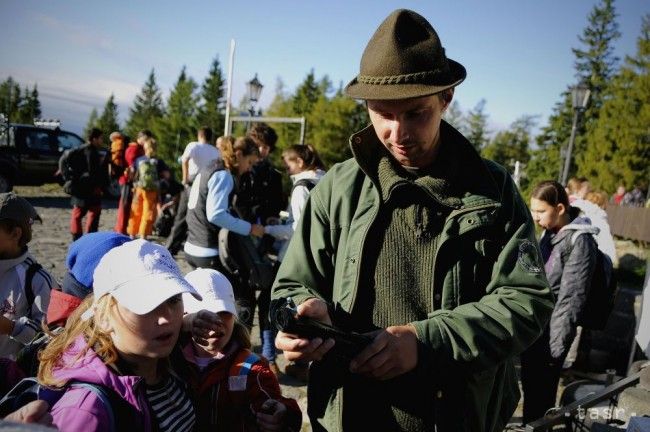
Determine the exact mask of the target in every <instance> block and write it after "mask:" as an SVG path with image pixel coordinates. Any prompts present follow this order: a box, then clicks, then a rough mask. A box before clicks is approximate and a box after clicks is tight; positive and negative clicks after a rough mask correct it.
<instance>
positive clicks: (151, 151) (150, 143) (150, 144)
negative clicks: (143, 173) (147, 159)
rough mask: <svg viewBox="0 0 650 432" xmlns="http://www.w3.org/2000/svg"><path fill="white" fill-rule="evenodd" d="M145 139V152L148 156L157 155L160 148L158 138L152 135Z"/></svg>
mask: <svg viewBox="0 0 650 432" xmlns="http://www.w3.org/2000/svg"><path fill="white" fill-rule="evenodd" d="M143 141H144V142H143V144H142V146H143V147H144V153H145V154H146V155H147V156H153V155H155V154H156V151H157V150H158V144H157V143H156V140H155V139H153V138H151V137H147V138H145V139H144V140H143Z"/></svg>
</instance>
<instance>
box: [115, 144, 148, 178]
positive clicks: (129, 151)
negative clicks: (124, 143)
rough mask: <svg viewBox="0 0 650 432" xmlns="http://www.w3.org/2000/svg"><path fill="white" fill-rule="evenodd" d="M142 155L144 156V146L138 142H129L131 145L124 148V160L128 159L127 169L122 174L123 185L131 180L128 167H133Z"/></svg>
mask: <svg viewBox="0 0 650 432" xmlns="http://www.w3.org/2000/svg"><path fill="white" fill-rule="evenodd" d="M140 156H144V147H142V146H141V145H140V144H138V143H137V142H131V143H129V146H128V147H127V148H126V150H124V160H125V161H126V166H127V169H125V170H124V174H122V175H121V176H120V179H119V182H120V184H121V185H123V184H127V183H129V182H130V179H129V170H128V168H130V167H132V166H133V163H134V162H135V160H136V159H137V158H139V157H140Z"/></svg>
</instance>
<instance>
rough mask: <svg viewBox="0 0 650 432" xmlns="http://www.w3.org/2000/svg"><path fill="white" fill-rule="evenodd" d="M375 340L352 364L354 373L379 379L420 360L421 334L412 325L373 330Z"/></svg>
mask: <svg viewBox="0 0 650 432" xmlns="http://www.w3.org/2000/svg"><path fill="white" fill-rule="evenodd" d="M369 335H371V336H374V338H375V339H374V341H373V342H372V343H371V344H370V345H368V346H367V347H366V348H365V349H364V350H363V351H361V353H359V355H358V356H356V357H355V358H354V359H353V360H352V362H351V363H350V372H353V373H358V374H362V375H365V376H368V377H371V378H376V379H379V380H387V379H391V378H394V377H396V376H398V375H402V374H404V373H406V372H408V371H410V370H412V369H413V368H415V366H416V365H417V363H418V348H417V334H416V332H415V327H413V326H410V325H405V326H393V327H388V328H387V329H385V330H379V331H376V332H372V333H369Z"/></svg>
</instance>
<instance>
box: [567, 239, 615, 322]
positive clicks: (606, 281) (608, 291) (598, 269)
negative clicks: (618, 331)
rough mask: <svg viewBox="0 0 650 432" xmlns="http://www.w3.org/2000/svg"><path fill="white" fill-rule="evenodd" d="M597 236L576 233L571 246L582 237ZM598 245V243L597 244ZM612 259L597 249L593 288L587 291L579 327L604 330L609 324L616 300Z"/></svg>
mask: <svg viewBox="0 0 650 432" xmlns="http://www.w3.org/2000/svg"><path fill="white" fill-rule="evenodd" d="M583 234H584V235H587V234H588V235H591V236H592V238H593V239H594V241H596V236H594V235H593V234H590V233H587V232H585V231H576V232H574V233H573V234H572V236H571V246H573V245H574V244H575V242H576V240H577V238H578V237H579V236H581V235H583ZM596 243H597V242H596ZM613 270H614V269H613V265H612V261H611V259H610V258H609V257H608V256H607V255H606V254H604V253H603V251H601V250H600V249H596V264H595V266H594V271H593V274H592V276H591V286H590V287H589V289H588V291H587V300H586V302H585V307H584V312H583V314H582V317H581V318H580V320H579V322H578V325H580V326H582V327H584V328H586V329H590V330H603V329H604V328H605V325H606V324H607V319H608V318H609V315H610V313H611V312H612V309H613V308H614V299H615V298H616V288H617V283H616V277H615V275H614V271H613Z"/></svg>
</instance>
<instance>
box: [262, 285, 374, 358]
mask: <svg viewBox="0 0 650 432" xmlns="http://www.w3.org/2000/svg"><path fill="white" fill-rule="evenodd" d="M271 319H272V321H273V323H274V325H275V327H276V328H277V329H278V330H279V331H282V332H285V333H291V334H295V335H298V336H300V337H303V338H307V339H314V338H321V339H323V340H325V339H330V338H331V339H334V342H335V344H334V347H333V348H332V350H330V352H331V353H333V354H335V355H337V356H340V357H343V358H345V359H348V360H351V359H352V358H354V357H355V356H356V355H357V354H359V353H360V352H361V351H362V350H363V349H364V348H365V347H366V346H367V345H369V344H370V343H371V342H372V340H373V339H372V337H370V336H366V335H363V334H360V333H355V332H347V331H343V330H341V329H338V328H336V327H334V326H330V325H327V324H325V323H322V322H320V321H316V320H314V319H312V318H308V317H304V316H298V310H297V308H296V305H295V303H294V302H293V300H292V299H291V297H287V298H281V299H279V300H277V301H276V302H275V308H273V307H272V310H271Z"/></svg>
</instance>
